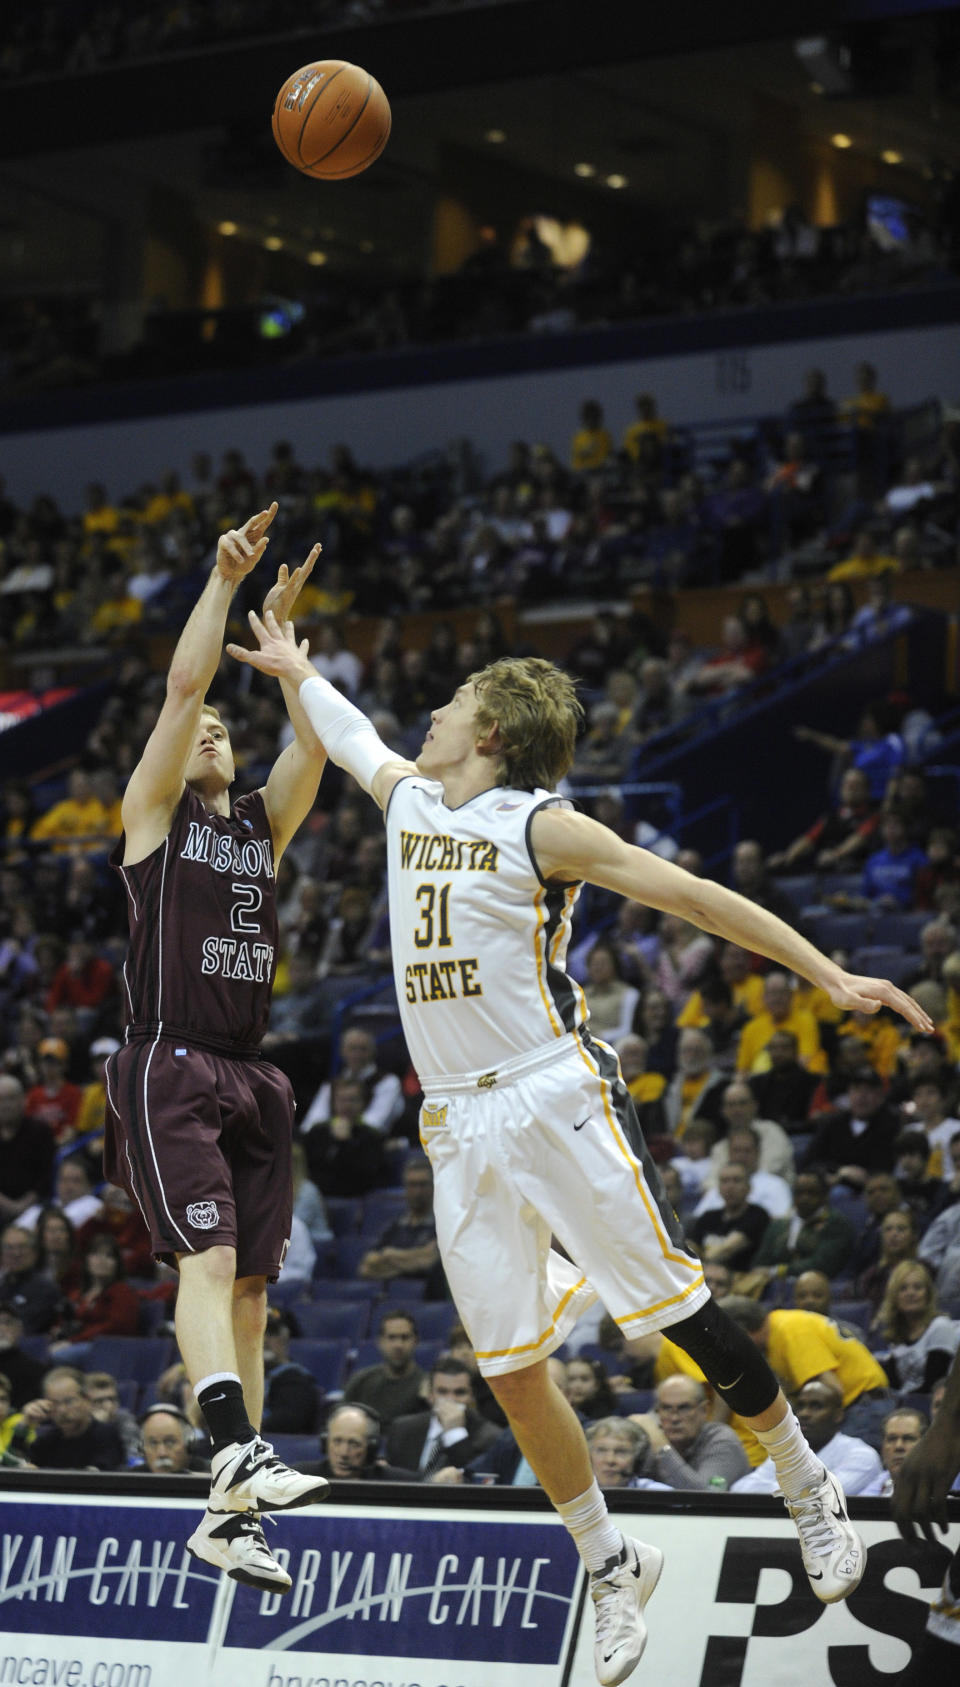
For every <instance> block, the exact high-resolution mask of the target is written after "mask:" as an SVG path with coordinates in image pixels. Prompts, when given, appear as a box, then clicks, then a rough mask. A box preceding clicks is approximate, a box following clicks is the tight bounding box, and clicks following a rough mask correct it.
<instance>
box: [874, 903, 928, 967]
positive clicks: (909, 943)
mask: <svg viewBox="0 0 960 1687" xmlns="http://www.w3.org/2000/svg"><path fill="white" fill-rule="evenodd" d="M932 919H933V915H932V914H931V913H930V912H929V911H928V912H924V913H914V912H908V913H902V914H883V913H880V914H878V915H877V919H876V924H875V926H874V928H873V940H874V942H875V943H889V945H890V947H891V948H892V949H912V950H914V962H913V966H914V969H915V968H916V965H917V961H916V952H918V951H919V949H920V933H921V932H922V930H923V928H924V926H925V925H929V924H930V921H931V920H932Z"/></svg>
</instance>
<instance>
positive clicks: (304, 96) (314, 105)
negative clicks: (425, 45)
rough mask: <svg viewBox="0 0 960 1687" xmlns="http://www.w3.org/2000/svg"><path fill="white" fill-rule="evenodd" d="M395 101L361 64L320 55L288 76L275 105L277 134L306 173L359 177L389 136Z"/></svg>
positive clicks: (322, 176) (285, 153) (289, 158)
mask: <svg viewBox="0 0 960 1687" xmlns="http://www.w3.org/2000/svg"><path fill="white" fill-rule="evenodd" d="M390 123H391V118H390V105H389V102H388V100H387V96H386V94H385V93H384V91H383V89H382V88H381V86H380V84H379V82H377V81H376V79H375V78H374V77H372V76H370V75H369V74H368V72H367V71H365V70H361V69H360V66H359V65H358V64H346V63H345V62H344V60H343V59H320V60H319V61H318V62H317V63H316V64H307V65H304V67H303V69H302V70H297V71H294V74H293V75H292V76H288V77H287V80H286V82H285V83H284V84H283V87H282V88H281V89H280V92H279V94H278V95H277V99H276V104H275V105H274V108H273V138H274V140H275V141H276V143H277V145H278V147H279V148H280V151H281V152H282V153H283V156H284V158H286V159H287V161H288V163H290V164H293V165H295V166H296V168H297V169H298V170H302V171H303V173H304V175H305V176H319V178H320V179H321V181H325V182H333V181H338V180H340V179H341V178H342V177H344V176H358V175H359V174H360V171H361V170H365V169H366V168H367V165H368V164H372V163H373V161H374V159H375V158H379V157H380V154H381V152H382V151H383V149H384V147H385V146H386V144H387V141H388V140H389V138H390Z"/></svg>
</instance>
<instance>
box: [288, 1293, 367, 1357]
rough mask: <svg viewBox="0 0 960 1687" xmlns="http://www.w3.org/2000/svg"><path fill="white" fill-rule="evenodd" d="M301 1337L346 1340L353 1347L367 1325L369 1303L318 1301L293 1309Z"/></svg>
mask: <svg viewBox="0 0 960 1687" xmlns="http://www.w3.org/2000/svg"><path fill="white" fill-rule="evenodd" d="M293 1316H294V1317H295V1318H296V1320H297V1323H298V1324H299V1326H300V1334H301V1336H305V1337H308V1338H310V1339H311V1340H314V1341H334V1340H337V1341H349V1342H350V1343H351V1344H352V1345H353V1346H356V1344H357V1342H358V1341H362V1340H363V1338H364V1336H365V1335H366V1333H367V1330H368V1328H369V1325H370V1302H369V1301H368V1300H343V1301H336V1300H321V1301H312V1302H305V1303H304V1304H303V1305H302V1306H297V1307H295V1308H294V1312H293Z"/></svg>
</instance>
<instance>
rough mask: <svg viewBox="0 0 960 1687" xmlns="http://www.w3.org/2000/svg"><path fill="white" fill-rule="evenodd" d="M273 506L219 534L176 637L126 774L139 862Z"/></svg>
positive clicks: (130, 834)
mask: <svg viewBox="0 0 960 1687" xmlns="http://www.w3.org/2000/svg"><path fill="white" fill-rule="evenodd" d="M276 513H277V505H276V504H271V506H270V508H269V509H268V510H261V511H260V513H259V515H255V516H251V518H250V520H249V521H248V522H246V523H245V525H244V526H243V527H241V528H238V529H231V530H230V531H229V532H228V533H224V534H222V535H221V537H220V539H219V541H218V544H217V560H216V563H215V565H214V567H213V570H212V572H211V574H210V578H209V580H208V581H207V583H206V585H205V586H204V588H203V591H202V592H201V594H200V597H199V598H198V599H197V602H196V603H195V604H194V606H193V609H192V610H191V612H190V617H189V620H188V621H187V624H186V626H185V627H184V629H183V632H182V633H181V634H180V637H179V639H178V640H177V646H176V649H175V650H174V653H173V659H172V661H171V663H170V669H169V672H168V674H167V691H166V696H165V698H164V702H163V707H162V709H161V710H160V714H159V716H158V718H157V724H156V726H155V727H154V729H153V731H152V732H151V734H150V737H149V738H148V739H147V742H146V745H145V747H144V751H143V755H142V756H141V757H140V760H139V762H138V763H137V766H136V767H135V768H134V770H133V773H132V774H131V775H130V779H129V782H128V784H127V788H126V791H125V792H124V796H123V803H122V806H121V810H120V813H121V819H122V821H123V829H124V833H125V836H126V850H125V857H126V860H127V861H142V860H143V858H144V856H146V855H149V854H150V853H151V851H152V850H154V849H156V848H157V846H158V844H160V843H162V842H163V839H164V838H165V837H166V835H167V832H168V831H169V829H170V821H171V819H172V817H173V811H174V809H175V808H176V806H177V803H178V802H179V801H180V798H181V796H182V795H183V784H184V772H185V770H186V766H187V763H188V761H189V759H190V752H191V749H192V747H193V742H194V738H195V736H196V732H197V727H198V725H199V722H200V712H201V710H202V708H203V700H204V697H205V696H206V694H207V690H208V688H209V686H210V684H211V682H212V680H213V677H214V675H215V673H216V671H217V668H218V666H219V664H220V657H221V653H222V649H223V634H224V630H225V628H226V624H227V614H228V612H229V609H230V603H231V600H232V598H233V594H234V592H235V591H236V589H237V587H238V586H239V584H240V582H241V580H243V579H244V577H245V576H246V575H247V574H249V572H250V570H251V569H252V568H254V567H256V564H257V563H258V562H259V560H260V558H261V557H262V555H263V553H264V551H265V550H266V548H267V544H268V543H269V540H268V538H267V528H268V527H269V526H270V523H271V522H272V520H273V518H274V516H275V515H276Z"/></svg>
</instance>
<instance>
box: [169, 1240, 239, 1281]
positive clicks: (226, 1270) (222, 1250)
mask: <svg viewBox="0 0 960 1687" xmlns="http://www.w3.org/2000/svg"><path fill="white" fill-rule="evenodd" d="M178 1264H179V1266H180V1280H181V1285H183V1284H187V1285H189V1284H190V1283H191V1282H201V1283H203V1284H205V1285H207V1286H209V1287H210V1288H214V1287H216V1288H223V1287H224V1286H226V1287H229V1288H232V1287H233V1283H234V1281H235V1278H236V1275H237V1250H236V1248H230V1247H226V1246H224V1245H223V1244H222V1243H218V1244H217V1245H216V1247H213V1248H205V1249H204V1250H203V1252H202V1253H196V1254H180V1255H178Z"/></svg>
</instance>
